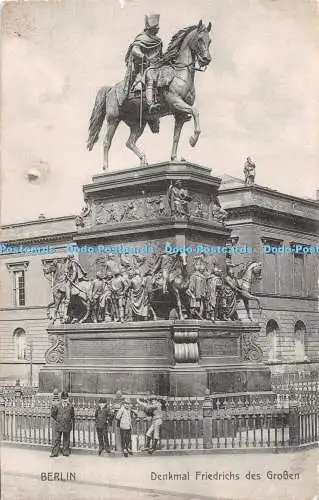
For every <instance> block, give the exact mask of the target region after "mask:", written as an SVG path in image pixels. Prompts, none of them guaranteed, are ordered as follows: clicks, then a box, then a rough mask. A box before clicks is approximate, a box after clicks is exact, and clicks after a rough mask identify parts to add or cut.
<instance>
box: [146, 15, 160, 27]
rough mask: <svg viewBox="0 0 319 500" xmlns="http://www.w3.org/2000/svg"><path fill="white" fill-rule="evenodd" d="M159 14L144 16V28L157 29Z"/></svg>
mask: <svg viewBox="0 0 319 500" xmlns="http://www.w3.org/2000/svg"><path fill="white" fill-rule="evenodd" d="M159 20H160V15H159V14H146V15H145V28H157V27H158V26H159Z"/></svg>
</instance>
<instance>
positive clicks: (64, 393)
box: [61, 391, 69, 399]
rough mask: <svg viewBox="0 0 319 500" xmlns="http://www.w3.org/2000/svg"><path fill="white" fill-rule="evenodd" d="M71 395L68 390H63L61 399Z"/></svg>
mask: <svg viewBox="0 0 319 500" xmlns="http://www.w3.org/2000/svg"><path fill="white" fill-rule="evenodd" d="M68 397H69V395H68V393H67V392H64V391H63V392H61V399H68Z"/></svg>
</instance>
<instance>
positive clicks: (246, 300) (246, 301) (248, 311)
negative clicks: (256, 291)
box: [242, 297, 252, 321]
mask: <svg viewBox="0 0 319 500" xmlns="http://www.w3.org/2000/svg"><path fill="white" fill-rule="evenodd" d="M242 299H243V303H244V306H245V309H246V312H247V316H248V319H249V321H252V317H251V314H250V309H249V299H247V297H242Z"/></svg>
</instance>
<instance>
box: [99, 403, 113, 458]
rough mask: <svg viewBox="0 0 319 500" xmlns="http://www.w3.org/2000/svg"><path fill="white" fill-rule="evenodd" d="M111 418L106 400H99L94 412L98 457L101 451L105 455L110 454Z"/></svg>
mask: <svg viewBox="0 0 319 500" xmlns="http://www.w3.org/2000/svg"><path fill="white" fill-rule="evenodd" d="M111 418H112V414H111V411H110V408H109V407H108V405H107V399H106V398H100V399H99V404H98V407H97V409H96V412H95V428H96V433H97V438H98V441H99V451H98V455H101V454H102V451H103V450H105V451H106V452H107V453H110V452H111V450H110V443H109V422H110V420H111Z"/></svg>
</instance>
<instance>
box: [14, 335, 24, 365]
mask: <svg viewBox="0 0 319 500" xmlns="http://www.w3.org/2000/svg"><path fill="white" fill-rule="evenodd" d="M13 338H14V342H15V349H16V358H17V359H26V333H25V331H24V330H23V328H16V329H15V330H14V332H13Z"/></svg>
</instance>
